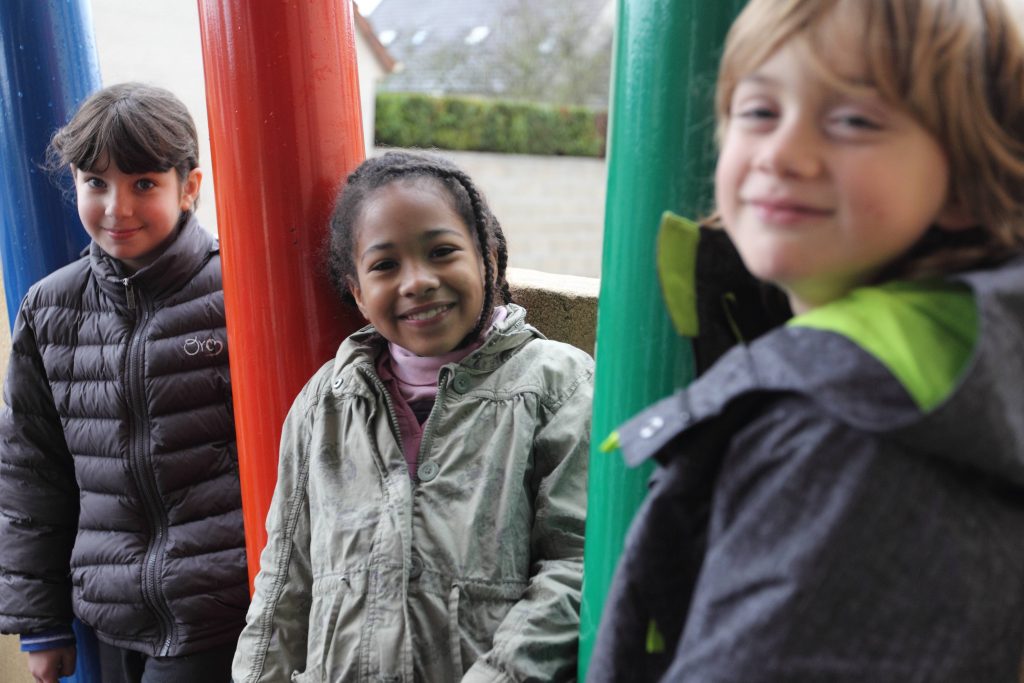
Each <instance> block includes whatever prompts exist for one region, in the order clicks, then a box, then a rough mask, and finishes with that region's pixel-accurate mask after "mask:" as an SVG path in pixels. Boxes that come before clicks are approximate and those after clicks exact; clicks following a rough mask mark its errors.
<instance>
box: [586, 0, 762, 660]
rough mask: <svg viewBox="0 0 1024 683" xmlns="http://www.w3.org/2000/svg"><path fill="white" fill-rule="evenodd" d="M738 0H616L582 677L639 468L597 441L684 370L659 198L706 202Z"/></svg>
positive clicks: (639, 490) (684, 206) (663, 202)
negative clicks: (724, 56) (668, 294)
mask: <svg viewBox="0 0 1024 683" xmlns="http://www.w3.org/2000/svg"><path fill="white" fill-rule="evenodd" d="M744 4H745V0H716V1H715V2H708V0H619V2H618V17H617V20H616V37H615V60H614V62H615V67H614V72H613V76H612V107H611V121H610V126H609V138H610V139H609V152H608V194H607V203H606V206H605V231H604V255H603V261H602V269H601V292H600V299H599V302H600V303H599V307H598V325H597V353H596V359H597V372H596V380H595V381H596V384H595V393H594V416H593V432H592V439H591V444H592V445H591V457H590V484H589V486H590V492H589V493H590V498H589V501H590V502H589V505H588V511H587V539H586V549H585V552H584V579H583V602H582V612H581V621H580V660H579V663H580V667H579V676H580V680H583V679H584V678H585V677H586V674H587V664H588V662H589V661H590V653H591V650H592V648H593V646H594V639H595V637H596V635H597V628H598V623H599V621H600V618H601V612H602V609H603V607H604V602H605V597H606V595H607V592H608V587H609V585H610V584H611V580H612V576H613V574H614V572H615V566H616V564H617V562H618V558H619V555H620V553H621V551H622V545H623V540H624V538H625V536H626V531H627V529H628V527H629V524H630V522H631V520H632V518H633V514H634V512H635V511H636V509H637V508H638V507H639V505H640V502H641V501H642V500H643V497H644V494H645V492H646V489H647V479H648V477H649V475H650V468H647V469H644V468H640V469H639V470H628V469H626V468H625V467H624V466H623V464H622V460H621V458H620V457H619V455H618V454H604V453H601V452H600V451H599V446H600V444H601V442H602V441H603V440H604V439H605V437H607V436H608V434H609V433H611V432H612V431H613V430H614V429H615V428H616V427H617V426H618V425H619V424H621V423H622V422H623V421H625V420H626V419H628V418H629V417H630V416H631V415H633V414H634V413H636V412H638V411H639V410H641V409H642V408H644V407H645V406H647V405H648V404H650V403H652V402H654V401H655V400H657V399H659V398H661V397H663V396H666V395H668V394H670V393H671V392H672V391H673V390H674V389H675V388H676V387H680V386H683V385H685V384H686V383H688V382H689V381H690V380H691V379H692V377H693V357H692V354H691V352H690V349H689V347H688V345H687V344H684V343H681V342H680V339H679V338H678V337H677V336H676V334H675V332H674V331H673V329H672V323H671V321H670V320H669V317H668V313H667V312H666V310H665V307H664V304H663V302H662V298H661V293H660V290H659V287H658V279H657V275H656V272H655V251H654V246H655V239H656V236H657V229H658V224H659V221H660V218H661V213H662V212H663V211H665V210H666V209H670V210H672V211H675V212H677V213H679V214H681V215H684V216H687V217H691V218H699V217H701V216H703V215H705V214H706V213H707V212H708V211H709V210H710V209H711V207H712V198H713V192H712V176H713V168H714V156H715V144H714V116H713V108H712V104H713V102H712V100H713V94H714V83H715V76H716V74H717V70H718V59H719V56H720V55H721V47H722V42H723V40H724V36H725V33H726V31H727V30H728V27H729V24H730V23H731V22H732V20H733V18H734V17H735V16H736V14H737V13H738V12H739V10H740V8H741V7H742V6H743V5H744Z"/></svg>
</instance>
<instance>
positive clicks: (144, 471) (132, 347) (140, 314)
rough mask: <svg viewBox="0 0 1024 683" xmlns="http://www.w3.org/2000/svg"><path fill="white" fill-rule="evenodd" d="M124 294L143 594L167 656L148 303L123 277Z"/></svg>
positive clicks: (169, 627) (169, 629)
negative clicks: (131, 325)
mask: <svg viewBox="0 0 1024 683" xmlns="http://www.w3.org/2000/svg"><path fill="white" fill-rule="evenodd" d="M122 284H124V287H125V297H126V299H127V303H128V308H129V309H130V310H134V311H136V315H135V321H136V325H135V329H134V330H132V333H131V335H130V336H129V338H128V349H127V351H126V353H125V396H126V398H127V403H128V415H129V430H128V433H129V450H128V457H129V463H130V465H131V469H132V474H133V475H134V478H135V483H136V485H137V486H138V489H139V496H140V497H141V499H142V503H143V507H144V510H145V512H146V521H147V522H148V523H149V531H150V539H149V546H148V547H147V549H146V554H145V555H144V557H143V563H142V586H141V589H142V596H143V599H144V600H145V601H146V603H147V604H148V606H149V608H150V610H151V611H152V612H153V613H154V614H155V616H156V618H157V625H158V628H159V633H160V640H161V641H162V642H161V645H160V650H159V653H158V655H157V656H160V657H166V656H167V655H168V654H170V649H171V644H172V640H173V633H174V620H173V617H172V615H171V610H170V606H169V605H168V604H167V599H166V596H165V595H164V592H163V590H162V587H161V586H160V581H159V576H160V571H159V570H160V565H161V558H162V556H163V551H164V547H165V545H166V543H167V519H166V515H165V512H164V508H163V504H162V501H161V500H160V496H159V495H158V493H157V491H158V487H157V485H156V475H155V474H154V472H153V467H152V454H151V453H149V449H148V444H149V419H148V415H147V411H146V409H145V407H144V406H145V396H146V391H145V376H144V375H145V373H144V364H145V358H144V350H145V348H144V347H145V343H144V340H145V332H146V328H147V327H148V326H149V322H150V313H151V312H150V309H149V306H148V302H147V301H146V300H145V298H144V297H143V296H141V292H140V293H139V296H138V297H137V299H138V300H136V292H135V288H134V287H133V286H132V283H131V282H130V281H129V278H124V279H123V280H122Z"/></svg>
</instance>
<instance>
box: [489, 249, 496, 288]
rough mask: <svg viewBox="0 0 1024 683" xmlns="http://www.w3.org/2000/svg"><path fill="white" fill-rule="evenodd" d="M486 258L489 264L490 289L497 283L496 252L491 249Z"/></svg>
mask: <svg viewBox="0 0 1024 683" xmlns="http://www.w3.org/2000/svg"><path fill="white" fill-rule="evenodd" d="M487 258H488V259H489V260H490V262H491V287H493V286H494V285H496V284H497V283H498V250H497V248H495V247H492V248H491V249H490V251H489V252H488V253H487Z"/></svg>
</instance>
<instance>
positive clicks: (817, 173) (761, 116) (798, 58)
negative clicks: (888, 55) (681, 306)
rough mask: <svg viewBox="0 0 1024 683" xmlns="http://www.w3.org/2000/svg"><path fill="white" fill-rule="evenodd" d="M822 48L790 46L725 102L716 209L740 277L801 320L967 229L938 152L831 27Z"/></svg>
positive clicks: (802, 43)
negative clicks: (930, 237)
mask: <svg viewBox="0 0 1024 683" xmlns="http://www.w3.org/2000/svg"><path fill="white" fill-rule="evenodd" d="M830 34H835V35H829V36H826V37H825V38H823V39H822V40H821V44H823V45H828V46H831V48H832V49H831V50H830V52H831V54H832V58H830V59H828V60H827V65H828V67H829V69H830V70H831V71H833V72H834V73H835V74H837V75H838V76H840V77H841V79H842V82H839V81H836V80H834V79H831V78H828V77H827V76H826V75H825V74H824V73H823V72H822V70H821V69H819V68H816V65H815V61H814V59H813V58H812V57H811V55H810V54H809V47H808V44H807V42H806V40H804V39H802V38H795V39H791V40H789V41H788V42H786V43H784V44H783V45H782V47H781V48H780V49H778V50H777V51H776V52H775V53H774V54H772V55H771V56H769V57H768V59H767V60H765V61H764V62H763V63H762V64H761V65H760V66H759V67H757V68H755V69H754V70H753V72H752V73H749V74H747V75H746V76H745V77H743V78H741V79H740V80H739V81H738V83H737V85H736V88H735V89H734V90H733V92H732V96H731V99H730V100H729V104H728V113H727V117H726V120H725V123H724V133H723V137H722V149H721V153H720V156H719V159H718V166H717V169H716V174H715V183H716V187H715V199H716V202H717V205H718V210H719V212H720V214H721V216H722V221H723V223H724V225H725V228H726V231H727V232H728V233H729V236H730V237H731V238H732V240H733V242H734V243H735V245H736V247H737V249H738V250H739V252H740V255H741V256H742V258H743V261H744V263H746V265H747V268H748V269H749V270H750V271H751V272H752V273H753V274H754V275H756V276H757V277H759V278H761V279H763V280H767V281H770V282H774V283H775V284H777V285H779V286H781V287H782V288H783V289H784V290H786V291H787V293H788V294H789V296H790V302H791V304H792V305H793V308H794V310H795V311H797V312H800V311H804V310H808V309H810V308H814V307H816V306H820V305H823V304H825V303H828V302H830V301H833V300H835V299H837V298H840V297H842V296H843V295H845V294H846V293H847V292H849V291H850V290H851V289H853V288H855V287H857V286H859V285H862V284H865V283H868V282H870V281H871V279H872V277H873V276H875V275H876V274H878V272H879V271H880V270H881V269H882V268H883V267H885V266H886V265H888V264H889V263H891V262H892V261H893V260H895V259H896V258H898V257H899V256H901V255H903V254H904V253H905V252H906V251H907V250H908V249H909V248H910V247H911V246H913V245H914V244H915V243H916V242H917V241H918V240H919V239H920V238H921V237H922V236H923V235H924V234H925V232H927V231H928V229H929V228H930V227H932V226H939V227H945V228H950V229H956V228H960V227H966V223H967V221H964V220H963V219H962V218H961V217H960V214H959V212H957V211H954V210H953V209H951V208H950V206H949V191H948V188H949V184H950V171H949V163H948V161H947V158H946V155H945V154H944V152H943V150H942V149H941V148H940V146H939V144H938V142H937V141H936V140H935V139H934V138H933V137H932V136H931V135H930V134H929V133H928V131H927V130H925V129H924V127H922V126H921V125H920V124H918V123H917V122H916V121H915V120H914V119H912V118H911V117H910V116H909V115H908V114H906V113H905V112H904V111H902V110H900V109H899V108H897V107H895V106H893V105H891V104H889V103H887V102H885V101H884V100H882V99H881V97H880V96H879V95H878V93H877V92H876V91H875V90H874V89H873V88H871V87H870V86H869V85H867V84H866V83H865V82H866V80H867V76H866V73H865V70H866V67H865V65H864V63H863V62H862V60H861V58H860V57H859V56H858V55H859V54H860V52H859V50H858V49H857V48H856V47H855V46H854V42H853V41H852V40H850V39H845V40H844V36H845V33H844V32H842V31H841V30H840V28H839V27H838V26H835V27H834V28H833V30H832V31H830Z"/></svg>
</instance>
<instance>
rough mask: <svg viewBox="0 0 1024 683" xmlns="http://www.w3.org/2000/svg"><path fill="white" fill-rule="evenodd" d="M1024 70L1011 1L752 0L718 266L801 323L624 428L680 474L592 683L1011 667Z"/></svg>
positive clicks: (1016, 584)
mask: <svg viewBox="0 0 1024 683" xmlns="http://www.w3.org/2000/svg"><path fill="white" fill-rule="evenodd" d="M1022 83H1024V44H1022V41H1021V35H1020V27H1019V26H1018V24H1017V23H1016V22H1015V21H1014V16H1013V13H1012V12H1011V8H1010V7H1009V5H1008V4H1007V3H1006V2H1004V0H972V1H970V2H960V1H957V0H785V1H783V0H751V2H750V3H749V4H748V5H747V7H746V8H745V9H744V11H743V12H742V14H741V15H740V16H739V18H738V19H737V20H736V22H735V24H734V25H733V27H732V29H731V31H730V33H729V36H728V39H727V41H726V46H725V52H724V56H723V59H722V64H721V70H720V74H719V81H718V91H717V117H718V123H719V142H720V156H719V159H718V165H717V171H716V178H715V179H716V191H715V198H716V203H717V209H718V217H719V218H720V223H721V227H723V228H724V230H725V233H726V234H727V235H728V237H729V238H730V240H731V243H732V245H734V246H735V252H731V254H730V250H731V248H732V247H730V246H729V245H728V244H726V245H725V247H726V248H725V249H724V251H723V252H722V259H728V258H730V257H731V256H733V257H734V256H735V255H736V254H737V253H738V256H739V258H740V259H742V263H743V264H745V266H746V269H747V270H749V273H750V274H752V275H753V276H754V277H755V278H757V279H759V280H760V281H764V282H768V283H771V284H773V285H775V286H777V287H778V288H779V289H780V290H781V291H782V292H783V293H784V294H785V296H786V298H787V299H788V302H789V305H790V308H791V309H792V311H793V312H794V313H795V314H796V316H795V317H793V318H792V319H790V320H789V321H788V322H787V323H786V324H782V325H778V326H776V327H774V328H773V329H770V330H769V331H767V332H766V333H764V334H763V335H761V336H760V337H759V338H758V339H756V340H755V341H753V342H752V343H750V344H744V345H739V346H737V347H736V348H733V349H731V350H729V351H728V352H727V353H725V355H723V356H722V357H721V358H720V359H719V360H718V361H717V362H716V363H715V364H714V365H713V366H712V367H711V368H710V369H709V370H708V371H707V372H706V373H705V374H704V375H702V376H701V377H700V378H699V379H698V380H697V381H695V382H694V383H693V384H692V385H691V386H690V387H689V388H687V389H686V390H683V391H681V392H679V393H677V394H676V395H674V396H672V397H670V398H668V399H666V400H664V401H661V402H660V403H658V404H656V405H655V406H653V407H651V408H649V409H647V410H646V411H645V412H643V413H642V414H641V415H639V416H637V417H636V418H634V419H633V420H632V421H630V422H629V423H627V424H626V425H625V426H623V427H622V428H621V429H620V430H619V433H618V436H619V443H620V444H621V448H622V450H623V452H624V454H625V457H626V459H627V460H628V461H629V462H630V463H633V464H635V463H638V462H641V461H644V460H647V459H649V458H652V457H653V458H656V459H657V461H658V463H659V464H660V465H661V467H660V468H659V469H658V470H657V472H656V475H655V478H654V484H653V487H652V490H651V492H650V494H649V496H648V498H647V501H646V502H645V504H644V506H643V507H642V509H641V511H640V513H639V514H638V517H637V519H636V521H635V523H634V526H633V529H632V531H631V533H630V537H629V539H628V541H627V547H626V551H625V554H624V556H623V558H622V561H621V564H620V567H619V571H618V574H617V576H616V579H615V582H614V585H613V589H612V593H611V595H610V597H609V601H608V603H607V605H606V608H605V614H604V622H603V624H602V628H601V632H600V635H599V638H598V641H597V644H596V646H595V648H594V659H593V661H592V662H591V665H590V679H591V680H596V681H601V680H655V679H659V678H662V677H663V680H672V681H683V680H685V681H702V682H711V681H744V682H745V683H751V682H756V681H788V682H794V681H872V682H879V681H912V680H913V681H968V680H972V681H982V680H984V681H1015V680H1017V678H1016V677H1017V674H1018V670H1019V666H1020V663H1021V653H1022V649H1024V610H1022V608H1021V605H1024V502H1022V501H1024V354H1022V349H1024V258H1022V255H1024V251H1022V244H1024V86H1022ZM714 244H718V245H720V246H721V245H722V240H721V235H720V233H719V234H718V235H717V236H715V235H713V234H712V233H708V232H707V231H704V232H703V233H702V234H701V236H700V239H699V241H698V250H700V249H701V248H703V247H704V246H709V245H714ZM700 258H701V257H700V256H699V255H698V261H697V262H698V263H700V262H701V261H700ZM697 285H698V287H697V292H698V297H699V296H700V295H701V283H700V282H699V281H698V283H697ZM741 308H742V307H737V308H736V309H735V310H741ZM697 310H698V311H701V310H710V309H702V308H701V307H699V306H698V308H697ZM732 322H734V323H736V324H735V325H733V328H734V329H740V328H742V327H743V321H732ZM700 331H701V334H702V335H703V334H704V333H705V332H706V331H708V332H710V331H711V330H710V326H708V327H705V326H703V325H702V326H701V327H700ZM698 341H699V340H698Z"/></svg>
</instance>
